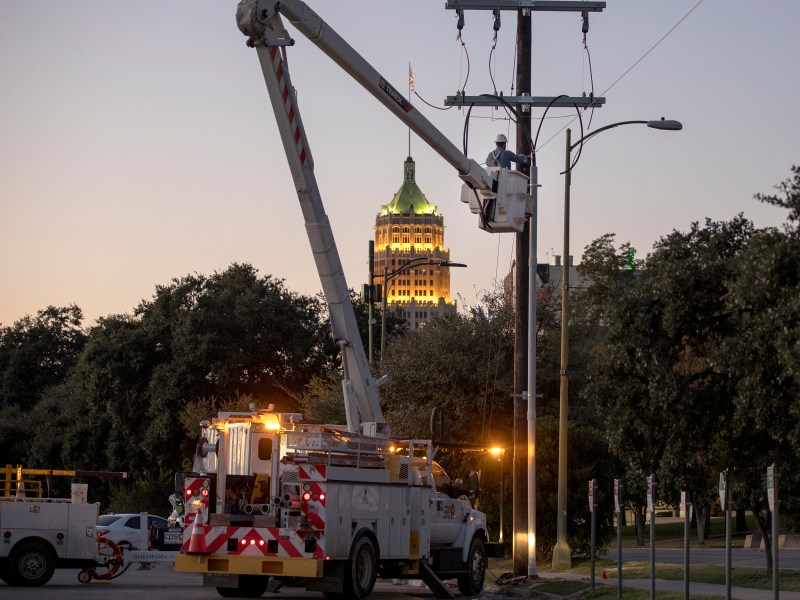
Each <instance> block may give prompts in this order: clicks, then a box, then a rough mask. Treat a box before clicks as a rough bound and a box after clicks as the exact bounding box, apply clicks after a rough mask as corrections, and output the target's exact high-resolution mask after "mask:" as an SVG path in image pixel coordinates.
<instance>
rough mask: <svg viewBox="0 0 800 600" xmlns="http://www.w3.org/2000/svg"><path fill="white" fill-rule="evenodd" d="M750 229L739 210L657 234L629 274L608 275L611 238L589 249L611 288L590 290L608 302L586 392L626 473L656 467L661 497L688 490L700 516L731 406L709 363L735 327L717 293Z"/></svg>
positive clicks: (617, 257)
mask: <svg viewBox="0 0 800 600" xmlns="http://www.w3.org/2000/svg"><path fill="white" fill-rule="evenodd" d="M752 235H753V226H752V223H750V222H749V221H747V220H746V219H744V218H743V217H742V216H741V215H739V216H738V217H736V218H735V219H733V220H732V221H730V222H719V223H718V222H712V221H710V220H709V221H706V224H705V227H700V226H699V225H698V224H697V223H694V224H692V227H691V229H690V230H689V231H688V232H686V233H681V232H677V231H675V232H673V233H672V234H670V235H669V236H666V237H664V238H662V239H661V240H660V241H659V243H658V244H657V245H656V247H655V249H654V252H653V254H652V255H651V256H649V257H648V258H647V260H646V261H645V264H644V269H643V270H642V271H641V272H640V274H639V275H638V276H637V277H635V278H633V277H629V276H626V275H622V274H621V275H618V276H613V275H612V276H609V272H610V271H612V270H613V269H614V268H617V269H619V264H621V263H622V261H623V260H624V254H625V251H624V247H621V248H620V250H619V251H618V252H617V253H616V254H614V255H613V256H612V255H610V254H609V253H608V251H607V250H608V243H609V240H606V242H605V243H601V244H599V245H598V246H597V247H596V249H602V250H604V251H603V252H597V253H596V256H598V257H601V259H602V260H600V261H598V263H599V264H597V265H596V266H595V270H596V271H597V272H600V273H603V272H605V273H606V278H605V281H606V282H607V283H612V284H615V285H605V286H603V288H601V290H598V293H597V294H598V296H600V295H601V294H605V295H606V298H607V300H608V301H609V307H610V309H609V310H608V312H607V313H606V315H605V316H606V319H607V326H606V330H605V339H604V340H603V343H602V344H601V345H599V346H598V347H597V348H596V351H595V352H594V355H593V356H594V363H593V367H592V369H593V375H592V378H591V385H590V386H589V388H588V389H587V391H588V393H590V394H592V395H594V396H595V397H596V398H597V399H598V400H599V402H598V406H599V407H600V410H601V412H602V414H603V415H604V416H605V422H606V427H607V430H608V435H609V438H608V439H609V442H610V445H611V448H612V450H613V451H614V453H615V454H616V455H617V456H618V457H619V458H620V459H621V460H622V461H623V462H624V463H625V464H628V465H631V472H632V473H631V474H632V475H634V476H635V477H636V478H637V479H643V475H645V474H648V473H651V472H652V473H656V474H657V479H658V480H659V482H660V490H662V491H663V492H666V493H662V495H661V497H662V498H665V499H667V500H673V501H674V500H675V499H676V498H677V492H678V490H680V489H682V488H686V489H688V490H689V491H690V492H691V495H692V498H693V500H694V502H695V506H700V507H701V509H702V510H701V511H700V512H699V516H701V517H705V516H707V507H708V505H709V503H710V502H711V501H712V499H713V497H714V490H715V487H714V482H715V477H714V474H715V472H716V473H717V474H718V472H719V470H720V469H721V463H720V462H719V456H718V455H715V454H714V453H712V452H711V449H712V440H713V439H714V438H715V437H718V436H719V435H721V434H723V433H724V431H725V425H726V423H727V422H728V420H729V419H730V417H731V414H732V412H733V405H732V386H731V383H732V381H731V378H730V377H729V375H728V374H727V373H725V372H722V371H721V370H720V369H719V367H718V364H717V362H716V357H717V348H718V347H719V345H720V344H721V343H722V342H723V341H724V340H726V339H728V338H729V337H730V336H732V335H734V334H735V331H736V321H735V319H732V318H731V316H730V315H729V313H728V311H727V310H726V305H725V300H724V298H725V297H726V294H727V293H728V285H729V283H730V280H731V279H732V277H733V276H734V274H735V268H734V261H735V258H736V257H737V256H738V255H740V254H741V253H742V251H743V249H744V248H745V247H746V244H747V242H748V241H749V239H750V238H751V237H752ZM609 267H611V268H610V269H609ZM604 269H605V270H604ZM620 282H621V283H623V285H619V283H620ZM715 459H716V460H715ZM642 484H643V481H642V482H641V483H640V484H639V485H638V486H637V487H639V486H641V485H642ZM701 523H702V519H701ZM704 531H705V529H704V527H701V528H700V533H701V541H702V533H703V532H704Z"/></svg>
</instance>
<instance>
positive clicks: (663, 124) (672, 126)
mask: <svg viewBox="0 0 800 600" xmlns="http://www.w3.org/2000/svg"><path fill="white" fill-rule="evenodd" d="M620 125H647V126H648V127H650V128H652V129H661V130H663V131H680V130H681V129H683V124H682V123H681V122H680V121H675V120H673V119H664V118H661V119H659V120H653V121H620V122H618V123H611V125H606V126H605V127H601V128H600V129H595V130H594V131H592V132H591V133H588V134H586V135H584V136H583V137H581V139H579V140H578V141H577V142H575V143H574V144H572V145H570V146H569V152H572V151H573V150H574V149H575V148H577V147H578V146H582V145H583V144H585V143H586V142H587V141H588V140H589V139H590V138H593V137H594V136H596V135H597V134H598V133H602V132H603V131H607V130H608V129H613V128H614V127H619V126H620ZM578 158H580V154H579V155H578ZM577 162H578V159H575V164H577ZM575 164H572V165H569V166H568V167H567V170H566V171H563V172H561V175H564V174H565V173H568V172H569V171H572V169H573V168H574V167H575Z"/></svg>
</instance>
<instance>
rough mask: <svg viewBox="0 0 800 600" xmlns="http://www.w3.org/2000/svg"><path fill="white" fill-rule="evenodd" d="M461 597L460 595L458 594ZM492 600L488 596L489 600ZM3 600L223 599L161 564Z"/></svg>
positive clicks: (64, 572)
mask: <svg viewBox="0 0 800 600" xmlns="http://www.w3.org/2000/svg"><path fill="white" fill-rule="evenodd" d="M456 595H457V592H456ZM263 597H264V598H275V599H276V600H299V599H306V598H315V599H316V598H322V597H323V596H322V594H321V593H319V592H307V591H305V590H304V589H303V588H297V587H286V586H284V587H282V588H281V589H280V591H279V592H278V593H276V594H273V593H269V592H268V593H266V594H264V596H263ZM372 597H373V598H376V599H378V600H414V599H416V598H424V599H426V600H430V599H432V598H434V596H433V594H431V592H430V591H429V590H428V588H427V587H425V586H422V587H413V586H409V585H393V584H392V583H390V582H382V581H381V582H379V583H378V584H377V585H376V587H375V591H374V592H373V594H372ZM487 597H488V596H487ZM0 598H2V599H3V600H6V599H7V600H12V599H13V600H70V599H73V600H107V599H109V598H114V600H142V598H145V599H147V600H186V599H187V598H191V600H212V599H213V600H220V598H221V596H220V595H219V594H217V591H216V590H215V589H214V588H211V587H204V586H203V582H202V576H201V575H199V574H196V573H176V572H175V571H173V570H172V564H171V563H160V564H158V565H157V566H156V567H155V568H153V569H147V570H140V569H139V568H138V567H137V566H132V567H131V568H130V569H128V570H127V571H126V572H125V573H123V574H122V575H121V576H119V577H117V578H116V579H114V580H112V581H109V582H101V581H92V582H91V583H88V584H82V583H80V582H79V581H78V571H77V570H74V569H58V570H56V572H55V575H54V576H53V578H52V579H51V580H50V582H49V583H48V584H47V585H44V586H42V587H34V588H22V587H9V586H7V585H5V584H1V583H0Z"/></svg>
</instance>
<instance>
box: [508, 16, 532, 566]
mask: <svg viewBox="0 0 800 600" xmlns="http://www.w3.org/2000/svg"><path fill="white" fill-rule="evenodd" d="M516 80H517V93H518V94H519V95H520V96H526V95H527V96H530V94H531V11H530V9H525V8H521V9H518V10H517V73H516ZM521 108H522V110H518V111H517V154H519V155H521V156H528V155H530V153H531V142H530V131H531V110H530V107H521ZM530 168H531V167H529V166H525V165H523V168H522V170H523V171H527V173H528V174H530ZM532 193H533V191H532ZM531 226H532V224H531V219H528V221H527V222H526V223H525V228H524V229H523V230H522V231H521V232H520V233H517V234H515V235H516V236H517V239H516V269H517V272H516V275H515V277H514V280H515V282H516V290H515V293H514V315H515V316H514V456H513V458H512V460H513V462H512V465H513V467H512V473H513V480H512V482H513V483H512V522H513V524H514V535H513V536H512V538H511V539H512V557H513V571H514V576H515V577H520V576H523V575H528V576H531V577H535V576H536V561H535V554H534V557H530V558H533V560H531V561H530V562H531V564H532V565H533V573H530V572H529V568H528V567H529V566H530V565H529V560H528V559H529V556H528V554H529V552H528V550H529V546H531V544H528V535H527V533H528V504H529V502H528V486H529V484H530V483H531V482H529V481H528V462H529V461H528V444H529V440H528V395H527V393H526V392H527V391H529V390H530V384H531V383H532V382H529V381H528V358H529V357H528V350H529V348H528V289H529V286H530V285H536V282H535V281H533V282H531V281H529V280H528V259H529V256H528V255H529V253H530V232H531ZM533 227H535V224H534V225H533ZM534 357H535V349H534ZM534 360H535V358H534ZM532 493H535V492H532ZM533 504H534V505H535V500H534V503H533ZM531 525H532V526H534V527H535V523H532V524H531ZM534 553H535V547H534Z"/></svg>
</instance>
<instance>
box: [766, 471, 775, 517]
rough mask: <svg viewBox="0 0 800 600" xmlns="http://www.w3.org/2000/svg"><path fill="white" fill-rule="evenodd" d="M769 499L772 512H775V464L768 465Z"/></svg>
mask: <svg viewBox="0 0 800 600" xmlns="http://www.w3.org/2000/svg"><path fill="white" fill-rule="evenodd" d="M767 501H768V502H769V510H770V512H772V513H774V512H775V465H771V466H769V467H767Z"/></svg>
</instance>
